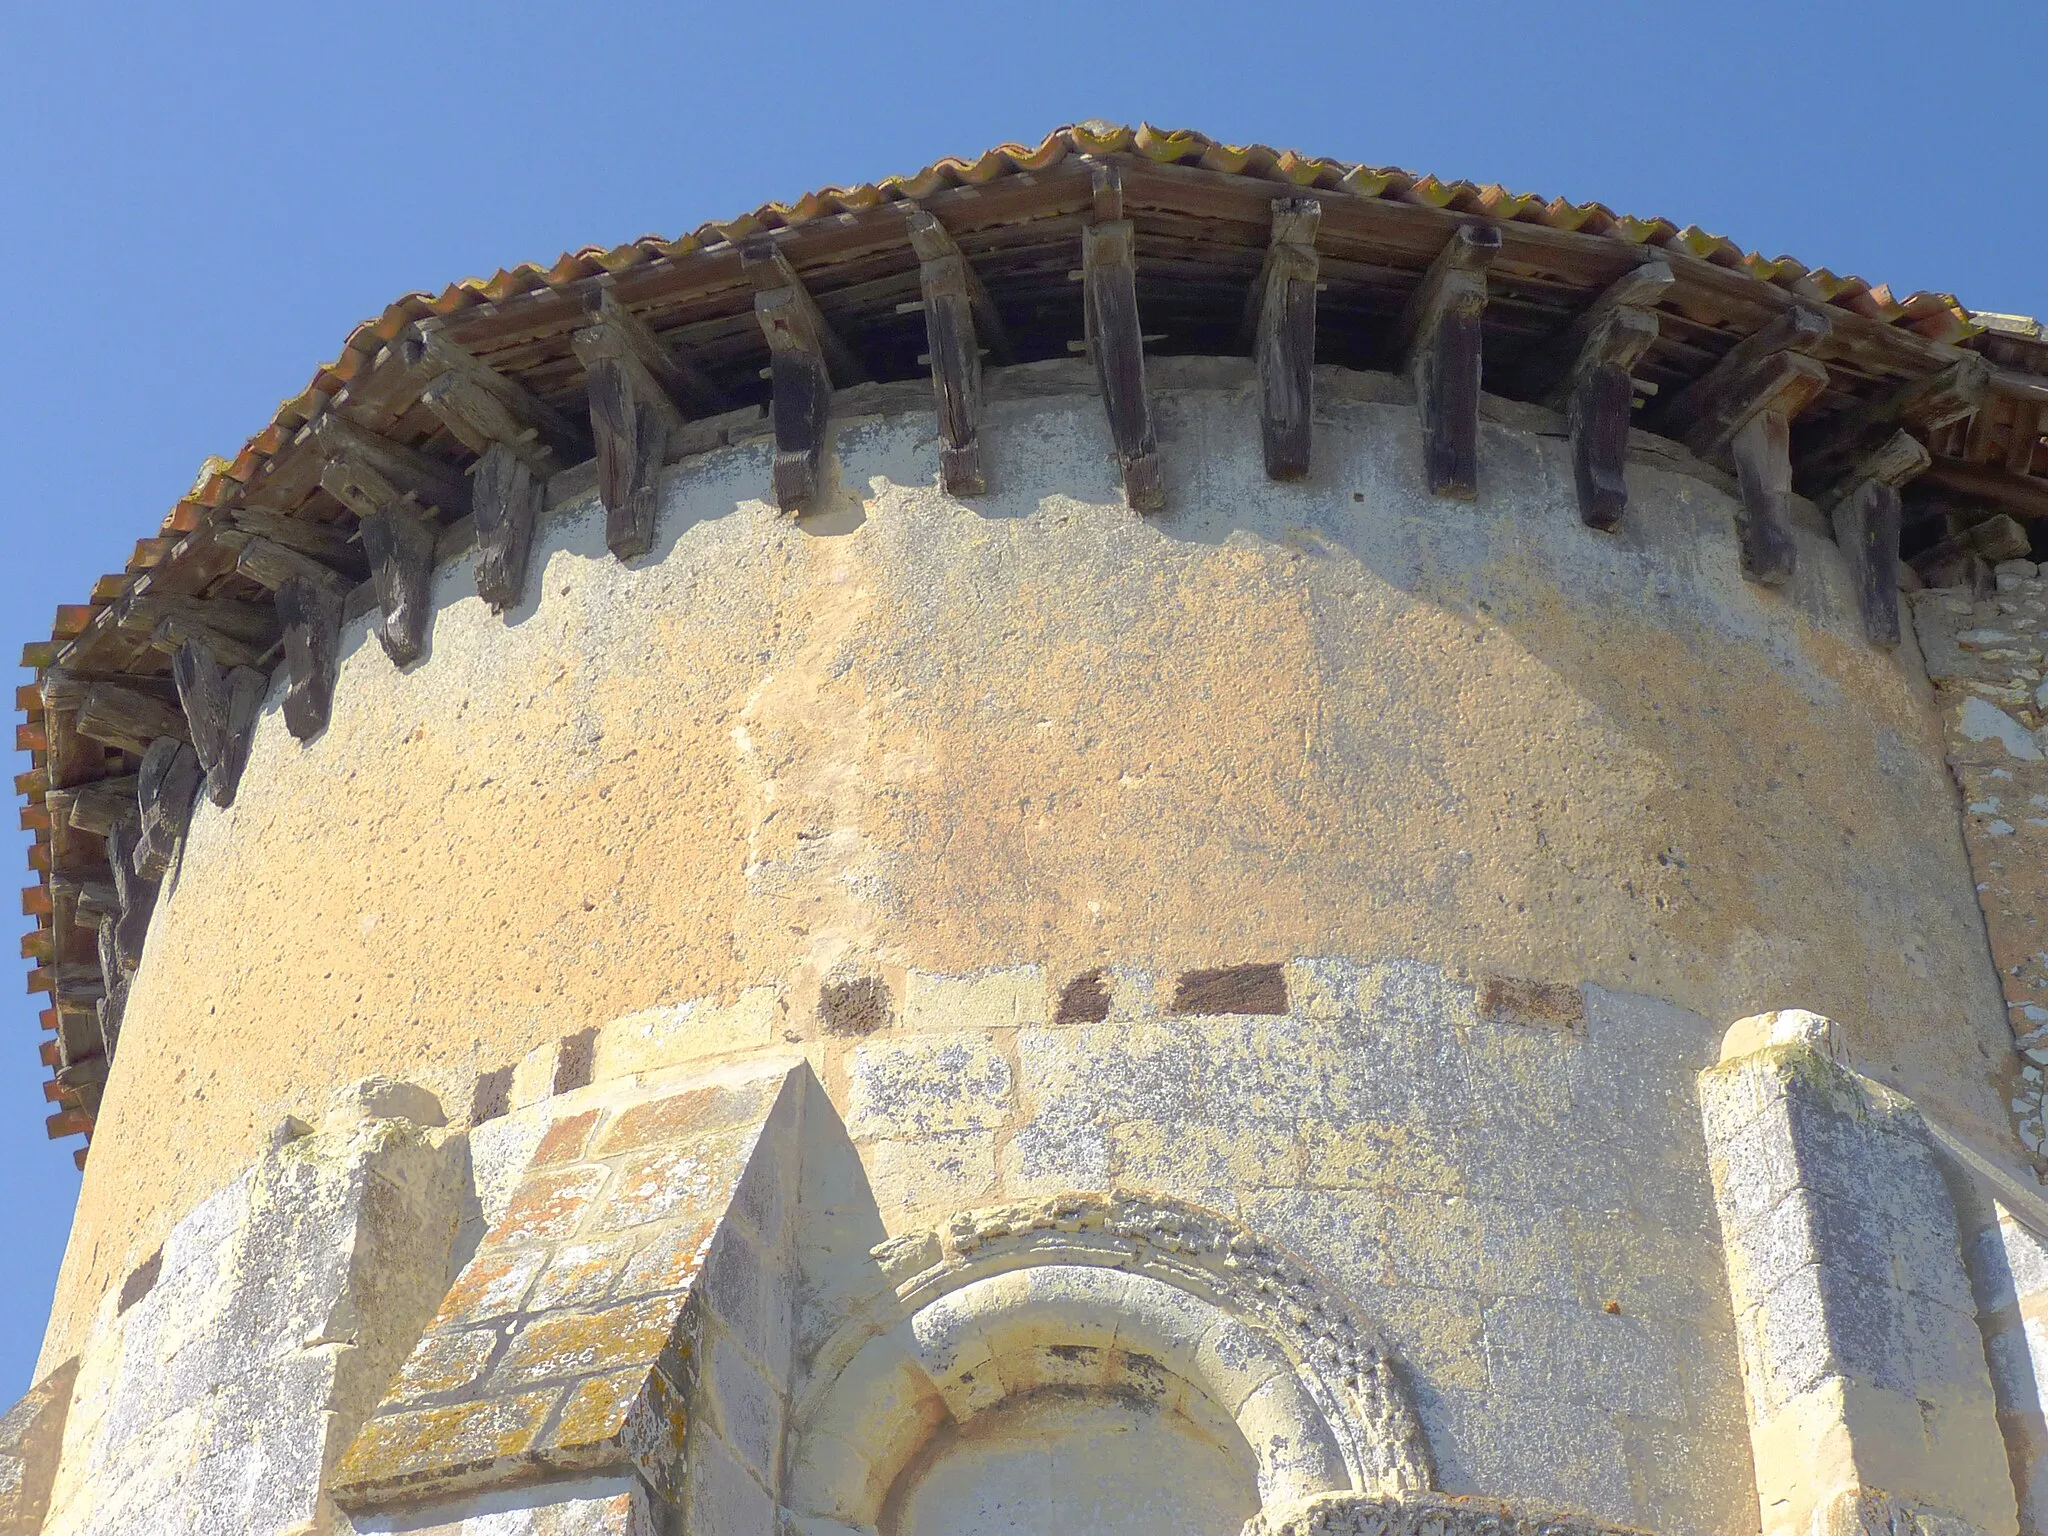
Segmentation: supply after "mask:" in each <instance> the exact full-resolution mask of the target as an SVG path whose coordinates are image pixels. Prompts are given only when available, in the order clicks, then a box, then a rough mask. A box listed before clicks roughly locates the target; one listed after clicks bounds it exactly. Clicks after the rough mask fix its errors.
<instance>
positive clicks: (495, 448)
mask: <svg viewBox="0 0 2048 1536" xmlns="http://www.w3.org/2000/svg"><path fill="white" fill-rule="evenodd" d="M474 479H475V481H476V484H475V485H474V486H473V487H472V488H471V492H470V506H471V513H470V516H471V518H472V520H473V522H474V524H475V527H476V590H477V595H478V596H479V597H481V598H482V599H483V600H484V601H485V602H487V603H489V604H490V605H491V611H492V612H493V613H503V612H504V611H505V610H506V609H508V608H512V607H516V606H517V605H518V603H519V600H520V598H521V597H522V596H524V595H525V592H526V560H527V555H528V553H529V552H530V551H531V550H532V548H533V532H534V529H535V527H537V526H538V525H539V522H540V506H541V497H542V494H543V490H544V487H543V486H542V484H541V482H540V481H539V480H537V479H536V478H534V474H533V471H532V470H531V468H529V467H528V463H527V461H526V460H524V459H522V458H521V457H520V455H519V454H518V453H516V452H514V451H513V449H512V448H510V447H509V446H508V445H506V444H504V443H493V444H491V446H490V447H489V448H487V449H485V450H484V456H483V457H482V458H481V459H479V460H477V465H476V473H475V476H474Z"/></svg>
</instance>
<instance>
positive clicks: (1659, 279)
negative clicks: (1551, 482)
mask: <svg viewBox="0 0 2048 1536" xmlns="http://www.w3.org/2000/svg"><path fill="white" fill-rule="evenodd" d="M1672 282H1673V278H1672V275H1671V268H1670V266H1669V264H1668V263H1666V262H1663V261H1655V260H1653V261H1648V262H1645V263H1643V264H1642V265H1641V266H1638V267H1634V268H1631V269H1630V270H1629V271H1628V272H1627V273H1625V274H1623V275H1622V277H1620V278H1619V279H1618V280H1616V281H1615V282H1614V283H1612V284H1610V285H1609V287H1608V289H1607V291H1606V292H1605V293H1603V294H1601V295H1600V297H1599V298H1597V299H1595V300H1594V301H1593V304H1592V306H1591V307H1590V308H1589V309H1588V310H1587V311H1586V312H1585V314H1583V315H1581V316H1579V318H1578V319H1577V320H1575V321H1574V322H1573V323H1572V325H1571V327H1570V329H1569V330H1568V331H1567V332H1566V337H1567V341H1568V344H1569V345H1570V346H1571V347H1572V348H1573V349H1574V350H1573V353H1572V364H1571V367H1570V369H1569V370H1568V371H1567V372H1566V374H1565V376H1564V379H1563V382H1562V383H1560V384H1559V385H1558V386H1557V388H1556V389H1554V390H1553V391H1551V393H1550V395H1549V396H1548V398H1547V400H1546V402H1545V403H1547V404H1549V405H1551V406H1552V407H1555V408H1559V409H1562V410H1563V411H1564V413H1565V419H1566V422H1567V424H1568V425H1569V427H1570V431H1571V444H1572V472H1573V478H1574V480H1575V482H1576V484H1577V488H1578V497H1579V518H1580V520H1581V521H1582V522H1584V523H1585V525H1586V526H1587V527H1588V528H1597V529H1599V530H1601V531H1602V532H1606V531H1610V530H1612V529H1614V528H1617V527H1619V526H1620V525H1621V519H1622V514H1623V513H1624V512H1625V511H1626V510H1627V509H1628V478H1627V465H1628V433H1629V421H1630V416H1631V413H1632V412H1633V410H1634V407H1635V397H1636V385H1635V381H1634V378H1633V377H1632V371H1633V369H1634V368H1635V365H1636V363H1637V362H1638V361H1639V360H1640V359H1641V357H1642V355H1643V353H1645V352H1646V351H1648V350H1649V348H1650V347H1651V345H1652V344H1653V343H1654V342H1655V341H1656V340H1657V333H1658V324H1657V317H1656V315H1655V313H1654V312H1653V310H1652V306H1654V305H1655V304H1657V303H1658V302H1659V301H1660V300H1661V299H1662V298H1663V297H1664V296H1665V294H1666V293H1668V292H1669V291H1670V289H1671V284H1672Z"/></svg>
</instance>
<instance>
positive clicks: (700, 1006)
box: [592, 987, 776, 1083]
mask: <svg viewBox="0 0 2048 1536" xmlns="http://www.w3.org/2000/svg"><path fill="white" fill-rule="evenodd" d="M775 1009H776V993H775V989H774V988H773V987H750V988H748V989H747V990H746V991H744V992H742V993H741V994H740V995H739V996H738V998H736V999H735V1000H734V1001H733V1002H731V1003H726V1004H715V1003H706V1002H690V1003H676V1004H672V1005H669V1006H667V1007H662V1008H648V1009H644V1010H642V1011H641V1012H639V1013H630V1014H627V1015H626V1016H625V1017H624V1018H622V1019H614V1020H613V1021H612V1022H611V1023H609V1024H607V1025H605V1026H604V1028H602V1029H600V1030H599V1031H598V1032H597V1043H596V1051H595V1057H594V1061H593V1066H592V1072H593V1080H594V1081H596V1082H600V1083H602V1082H608V1081H610V1080H612V1079H614V1078H620V1077H626V1076H629V1075H631V1074H633V1073H639V1072H658V1071H661V1070H663V1069H664V1068H668V1067H674V1066H679V1065H682V1064H684V1063H688V1062H693V1061H699V1060H702V1059H704V1058H706V1057H710V1056H719V1055H723V1054H725V1053H727V1052H730V1051H745V1050H758V1049H760V1048H761V1047H763V1046H766V1045H770V1044H773V1043H774V1037H775Z"/></svg>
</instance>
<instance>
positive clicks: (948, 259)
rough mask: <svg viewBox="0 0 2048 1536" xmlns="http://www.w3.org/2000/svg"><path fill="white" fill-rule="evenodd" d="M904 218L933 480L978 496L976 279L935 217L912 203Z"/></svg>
mask: <svg viewBox="0 0 2048 1536" xmlns="http://www.w3.org/2000/svg"><path fill="white" fill-rule="evenodd" d="M905 220H906V222H907V223H908V225H909V227H910V243H911V245H912V247H913V248H914V249H915V250H916V252H917V256H918V265H917V281H918V288H919V291H920V292H921V293H922V294H923V301H922V302H923V306H924V334H925V347H926V350H927V351H928V352H929V354H930V359H929V360H930V364H931V370H932V395H933V398H934V402H935V404H936V406H937V408H938V416H939V479H940V482H941V483H942V484H943V485H944V486H945V487H946V489H947V491H949V492H950V493H951V494H953V495H955V496H979V495H982V494H983V493H984V492H986V491H987V490H988V477H987V474H986V473H985V471H984V470H983V468H982V462H981V436H980V434H981V412H982V399H981V342H980V339H979V332H978V327H977V320H978V311H977V306H976V304H975V299H974V294H975V290H976V289H978V288H980V283H979V281H978V280H977V279H976V278H975V276H974V272H973V269H972V268H970V267H969V266H968V265H967V258H966V257H964V256H962V255H961V254H960V251H959V249H958V247H956V246H955V245H954V244H953V241H952V238H951V237H950V236H949V235H948V234H947V233H946V231H945V228H944V226H943V225H941V224H940V223H939V221H938V220H937V219H935V218H933V217H932V216H931V215H930V214H928V213H926V212H925V211H924V210H923V209H921V208H916V207H913V208H911V209H910V210H909V211H908V213H906V215H905ZM986 298H987V294H986V291H985V290H983V299H984V301H985V300H986ZM989 307H990V308H991V309H992V308H993V305H990V306H989Z"/></svg>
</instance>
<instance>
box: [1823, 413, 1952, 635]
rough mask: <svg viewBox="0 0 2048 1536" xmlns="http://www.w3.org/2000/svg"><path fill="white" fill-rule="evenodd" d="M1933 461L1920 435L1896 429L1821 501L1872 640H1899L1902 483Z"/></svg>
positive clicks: (1864, 630) (1857, 604)
mask: <svg viewBox="0 0 2048 1536" xmlns="http://www.w3.org/2000/svg"><path fill="white" fill-rule="evenodd" d="M1927 465H1928V457H1927V450H1926V448H1925V447H1923V446H1922V445H1921V444H1920V442H1919V440H1918V439H1916V438H1914V437H1913V436H1912V435H1911V434H1909V433H1906V432H1894V433H1893V434H1892V435H1891V436H1890V437H1889V438H1888V439H1886V440H1885V442H1884V443H1883V444H1881V445H1880V446H1879V447H1878V448H1877V449H1876V450H1875V451H1874V452H1872V453H1870V454H1869V455H1867V456H1866V457H1865V458H1864V459H1863V461H1862V462H1861V463H1859V464H1858V465H1857V466H1856V467H1855V469H1854V470H1853V471H1852V472H1851V473H1850V475H1849V477H1848V479H1847V480H1846V481H1845V483H1844V484H1843V485H1842V486H1841V487H1840V488H1839V489H1838V490H1837V491H1836V492H1834V493H1832V494H1830V495H1829V496H1827V497H1825V498H1823V500H1822V501H1821V503H1820V509H1821V511H1823V512H1825V513H1827V514H1829V516H1830V519H1831V520H1832V522H1833V524H1834V530H1835V543H1836V544H1837V545H1839V546H1840V547H1841V551H1842V556H1843V558H1844V559H1845V560H1846V561H1847V562H1848V565H1849V579H1850V583H1851V585H1852V586H1853V587H1854V588H1855V592H1856V607H1857V610H1858V612H1859V613H1860V614H1861V615H1862V618H1863V634H1864V638H1866V639H1867V640H1869V641H1870V643H1871V644H1872V645H1882V646H1894V645H1897V644H1898V643H1899V524H1900V520H1901V510H1900V506H1899V487H1900V486H1901V485H1904V484H1905V483H1906V482H1907V481H1908V480H1910V479H1912V478H1913V476H1915V475H1917V474H1919V473H1920V472H1921V471H1923V470H1924V469H1926V468H1927Z"/></svg>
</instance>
